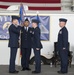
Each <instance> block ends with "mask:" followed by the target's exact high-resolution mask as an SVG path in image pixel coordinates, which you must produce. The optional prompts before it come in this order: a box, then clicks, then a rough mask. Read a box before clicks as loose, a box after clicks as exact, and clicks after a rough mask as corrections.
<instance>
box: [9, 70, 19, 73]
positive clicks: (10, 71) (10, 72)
mask: <svg viewBox="0 0 74 75" xmlns="http://www.w3.org/2000/svg"><path fill="white" fill-rule="evenodd" d="M9 73H13V74H17V73H19V71H16V70H15V71H9Z"/></svg>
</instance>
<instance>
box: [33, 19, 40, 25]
mask: <svg viewBox="0 0 74 75" xmlns="http://www.w3.org/2000/svg"><path fill="white" fill-rule="evenodd" d="M32 23H37V24H39V23H40V21H39V20H37V19H32Z"/></svg>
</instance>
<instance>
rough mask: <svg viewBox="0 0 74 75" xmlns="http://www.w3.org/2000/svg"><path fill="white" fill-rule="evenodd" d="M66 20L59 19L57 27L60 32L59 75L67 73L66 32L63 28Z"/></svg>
mask: <svg viewBox="0 0 74 75" xmlns="http://www.w3.org/2000/svg"><path fill="white" fill-rule="evenodd" d="M66 22H67V19H64V18H60V19H59V26H60V27H61V30H60V31H59V34H58V50H59V55H60V59H61V69H60V71H58V73H60V74H64V73H67V72H68V30H67V28H66V27H65V25H66Z"/></svg>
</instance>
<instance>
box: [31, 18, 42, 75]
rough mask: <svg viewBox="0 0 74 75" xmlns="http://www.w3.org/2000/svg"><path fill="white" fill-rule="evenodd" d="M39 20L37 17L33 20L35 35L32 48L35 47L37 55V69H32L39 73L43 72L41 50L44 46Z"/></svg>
mask: <svg viewBox="0 0 74 75" xmlns="http://www.w3.org/2000/svg"><path fill="white" fill-rule="evenodd" d="M38 24H39V21H38V20H36V19H33V20H32V27H33V32H32V34H33V37H32V48H33V49H34V55H35V71H32V73H34V74H37V73H40V72H41V57H40V53H41V52H40V51H41V48H42V44H41V42H40V34H41V32H40V28H39V27H38Z"/></svg>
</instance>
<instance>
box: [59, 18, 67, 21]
mask: <svg viewBox="0 0 74 75" xmlns="http://www.w3.org/2000/svg"><path fill="white" fill-rule="evenodd" d="M59 21H60V22H67V19H65V18H60V19H59Z"/></svg>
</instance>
